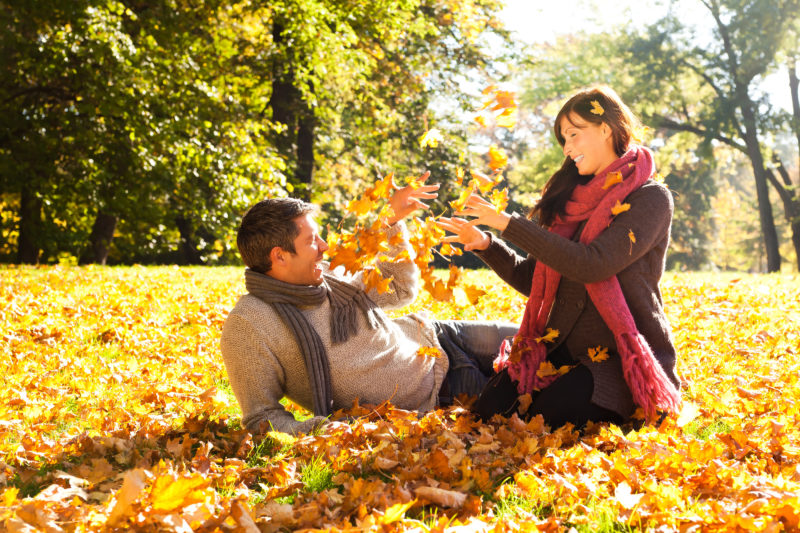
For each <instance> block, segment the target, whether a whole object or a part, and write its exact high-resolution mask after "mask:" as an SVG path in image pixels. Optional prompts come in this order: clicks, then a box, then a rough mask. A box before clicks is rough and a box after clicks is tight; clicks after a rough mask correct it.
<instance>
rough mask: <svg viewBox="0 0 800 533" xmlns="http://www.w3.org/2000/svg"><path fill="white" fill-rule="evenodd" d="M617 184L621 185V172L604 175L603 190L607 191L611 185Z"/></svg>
mask: <svg viewBox="0 0 800 533" xmlns="http://www.w3.org/2000/svg"><path fill="white" fill-rule="evenodd" d="M617 183H622V172H619V171H617V172H609V173H608V174H607V175H606V182H605V183H603V189H604V190H605V189H608V188H609V187H611V186H612V185H616V184H617Z"/></svg>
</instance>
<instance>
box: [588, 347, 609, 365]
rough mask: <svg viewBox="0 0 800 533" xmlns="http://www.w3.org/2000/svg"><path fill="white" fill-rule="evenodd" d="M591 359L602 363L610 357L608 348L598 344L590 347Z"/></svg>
mask: <svg viewBox="0 0 800 533" xmlns="http://www.w3.org/2000/svg"><path fill="white" fill-rule="evenodd" d="M589 359H591V360H592V361H593V362H595V363H600V362H603V361H605V360H606V359H608V348H606V347H604V346H598V347H597V348H589Z"/></svg>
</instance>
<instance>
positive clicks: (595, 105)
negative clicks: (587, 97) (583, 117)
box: [590, 100, 606, 115]
mask: <svg viewBox="0 0 800 533" xmlns="http://www.w3.org/2000/svg"><path fill="white" fill-rule="evenodd" d="M590 103H591V104H592V109H591V113H592V114H593V115H602V114H603V113H605V112H606V110H605V109H603V106H601V105H600V102H598V101H597V100H592V101H591V102H590Z"/></svg>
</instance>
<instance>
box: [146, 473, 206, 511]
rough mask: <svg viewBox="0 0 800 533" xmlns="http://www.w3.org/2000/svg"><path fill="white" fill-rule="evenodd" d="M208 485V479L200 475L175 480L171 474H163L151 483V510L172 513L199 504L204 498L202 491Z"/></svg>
mask: <svg viewBox="0 0 800 533" xmlns="http://www.w3.org/2000/svg"><path fill="white" fill-rule="evenodd" d="M210 484H211V480H210V479H208V478H204V477H201V476H200V475H196V476H191V477H179V478H177V479H175V478H174V477H173V475H172V474H164V475H162V476H160V477H159V478H158V479H156V481H155V483H153V489H152V494H153V509H154V510H156V511H161V512H164V511H173V510H175V509H177V508H179V507H185V506H186V505H189V504H192V503H196V502H201V501H203V500H204V499H205V498H206V496H205V494H204V491H203V490H202V489H204V488H206V487H208V486H209V485H210Z"/></svg>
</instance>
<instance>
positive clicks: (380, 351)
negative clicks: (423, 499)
mask: <svg viewBox="0 0 800 533" xmlns="http://www.w3.org/2000/svg"><path fill="white" fill-rule="evenodd" d="M428 175H429V173H426V174H425V175H423V176H422V177H421V178H420V180H419V182H420V183H419V184H417V185H416V186H415V187H412V186H408V187H404V188H400V189H395V191H394V192H393V195H392V198H391V199H390V205H391V207H392V210H393V213H394V214H393V215H392V216H391V217H389V218H387V219H386V220H385V221H384V222H385V223H386V224H387V225H388V226H389V235H390V237H391V236H392V235H397V234H401V235H402V243H401V244H399V245H397V246H394V247H393V249H391V250H390V251H389V256H390V257H395V256H397V255H398V254H400V253H401V252H402V251H404V250H408V251H409V252H410V251H411V250H410V247H409V243H408V238H407V236H406V232H405V231H406V230H405V224H404V223H403V222H402V221H403V219H404V218H405V217H407V216H408V215H409V214H411V213H412V212H413V211H415V210H417V209H420V208H423V209H427V205H426V204H425V203H424V202H423V201H422V200H430V199H433V198H436V196H437V194H436V192H435V191H436V190H437V189H438V188H439V186H438V185H425V184H424V182H425V180H426V179H427V177H428ZM316 212H317V208H316V207H315V206H314V205H312V204H308V203H305V202H302V201H300V200H296V199H291V198H277V199H269V200H263V201H261V202H259V203H257V204H256V205H254V206H253V207H251V208H250V210H249V211H248V212H247V213H246V214H245V215H244V217H243V219H242V223H241V226H240V228H239V233H238V236H237V240H236V242H237V246H238V247H239V253H240V255H241V256H242V260H243V261H244V263H245V265H246V266H247V269H246V270H245V284H246V288H247V291H248V294H246V295H244V296H242V297H241V298H240V299H239V300H238V302H237V303H236V306H235V307H234V308H233V310H231V312H230V314H229V316H228V318H227V320H226V321H225V326H224V328H223V331H222V340H221V348H222V355H223V358H224V361H225V367H226V370H227V372H228V377H229V380H230V383H231V387H232V388H233V391H234V393H235V394H236V398H237V400H238V402H239V405H240V406H241V408H242V421H243V423H244V425H245V426H246V427H247V428H248V429H249V430H250V431H251V432H253V433H260V432H264V431H269V430H272V429H274V430H278V431H283V432H287V433H305V432H308V431H310V430H312V429H314V428H315V427H317V426H319V425H321V424H324V423H325V422H327V420H328V417H329V415H330V414H331V413H332V412H333V411H334V410H336V409H339V408H347V407H350V406H351V405H352V403H353V401H354V400H355V399H359V400H360V401H361V402H362V403H372V404H379V403H382V402H384V401H386V400H389V401H391V402H392V403H393V404H394V405H396V406H397V407H400V408H403V409H418V410H422V411H425V410H430V409H432V408H434V407H436V405H437V404H438V402H439V396H440V393H441V394H442V396H443V397H444V398H448V397H453V396H455V395H457V394H460V393H467V394H478V393H480V391H481V390H482V388H483V385H484V384H485V383H486V381H487V379H488V378H487V376H488V375H491V373H492V360H493V359H494V357H495V355H496V353H497V349H498V347H499V345H500V343H501V342H502V340H503V339H504V338H505V337H507V336H511V335H513V334H515V333H516V330H517V328H516V326H513V325H511V324H500V323H469V322H450V321H447V322H445V321H430V320H426V319H424V318H422V317H419V316H417V315H414V314H411V315H406V316H403V317H400V318H396V319H389V317H388V316H387V315H386V314H385V313H384V312H383V309H390V308H397V307H402V306H404V305H406V304H408V303H410V302H412V301H413V300H414V298H415V297H416V294H417V290H418V277H419V276H418V271H417V268H416V266H415V265H414V263H413V262H412V261H402V262H396V263H393V262H382V263H380V265H379V266H380V269H381V272H382V273H383V274H384V275H385V276H392V277H393V280H392V282H391V285H390V287H391V290H390V291H389V292H387V293H382V294H379V293H377V292H376V291H372V290H370V291H368V292H365V291H364V284H363V282H362V281H361V280H362V277H361V273H357V274H356V275H354V276H352V277H345V276H344V275H341V274H337V273H334V272H332V271H330V270H329V269H328V265H327V263H324V262H323V261H322V259H323V253H324V252H325V251H326V250H327V249H328V246H327V244H326V243H325V241H324V240H323V239H322V238H321V237H320V235H319V229H318V227H317V224H316V222H315V221H314V215H315V214H316ZM390 240H391V239H390ZM422 347H434V348H437V349H439V350H442V351H444V353H446V354H447V357H429V356H424V355H418V352H419V349H420V348H422ZM284 396H286V397H288V398H290V399H291V400H292V401H294V402H295V403H297V404H299V405H301V406H303V407H305V408H307V409H309V410H312V411H313V412H314V415H315V416H314V417H313V418H310V419H308V420H305V421H302V422H298V421H296V420H295V419H294V416H293V415H292V414H291V413H289V412H288V411H286V410H285V409H284V408H283V406H282V405H281V404H280V403H279V401H280V400H281V398H283V397H284Z"/></svg>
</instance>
